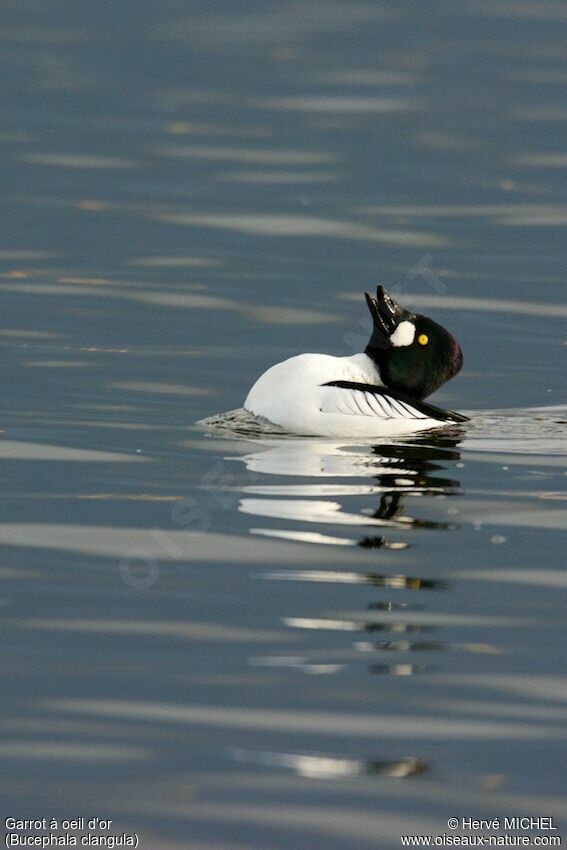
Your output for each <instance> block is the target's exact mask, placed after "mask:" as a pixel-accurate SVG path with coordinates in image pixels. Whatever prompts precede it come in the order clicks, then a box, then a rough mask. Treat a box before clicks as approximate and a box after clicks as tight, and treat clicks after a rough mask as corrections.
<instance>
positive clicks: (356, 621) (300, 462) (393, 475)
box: [231, 434, 474, 778]
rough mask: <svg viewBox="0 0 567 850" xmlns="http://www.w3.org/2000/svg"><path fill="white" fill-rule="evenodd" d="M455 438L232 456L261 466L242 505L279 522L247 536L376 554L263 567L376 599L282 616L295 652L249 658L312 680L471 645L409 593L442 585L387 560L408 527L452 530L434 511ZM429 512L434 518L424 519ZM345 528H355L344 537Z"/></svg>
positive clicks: (358, 765) (443, 493)
mask: <svg viewBox="0 0 567 850" xmlns="http://www.w3.org/2000/svg"><path fill="white" fill-rule="evenodd" d="M458 444H459V435H458V434H455V435H444V436H441V437H439V436H434V437H431V436H430V437H429V438H426V437H421V438H417V439H415V440H408V441H406V442H403V443H400V442H399V441H391V442H388V441H386V442H380V443H379V444H373V443H357V444H348V443H345V441H344V440H343V441H341V442H339V441H332V440H316V439H280V440H270V439H261V440H258V441H257V442H255V443H254V450H253V451H251V452H250V453H248V454H245V455H244V456H242V455H240V456H239V457H234V458H231V460H234V461H236V462H240V463H243V464H244V465H245V466H246V469H247V470H248V471H249V472H252V473H259V475H258V476H257V477H256V480H255V481H254V482H253V483H247V484H246V485H245V486H244V487H242V488H241V492H240V496H241V498H240V502H239V511H241V512H242V513H243V514H247V515H249V516H250V517H256V518H258V519H260V520H262V519H263V520H272V521H274V522H273V524H271V523H269V522H268V523H267V524H266V523H262V524H261V523H260V522H258V525H257V526H256V527H251V528H250V529H249V531H250V533H251V534H255V535H262V536H265V537H272V538H279V539H285V540H290V541H295V542H301V543H312V544H316V545H328V546H351V547H359V548H360V549H361V550H362V549H366V550H368V549H376V550H381V551H380V552H376V554H375V555H374V554H373V553H363V552H362V551H361V552H360V560H361V569H360V570H359V569H357V567H356V565H355V566H353V567H352V568H349V569H344V570H337V569H336V567H335V569H332V568H329V569H325V568H324V567H322V568H318V569H312V568H310V567H309V565H308V564H305V565H293V566H291V567H290V568H288V569H278V570H273V569H272V570H268V571H266V572H264V573H263V574H262V576H261V577H262V578H263V579H264V580H268V581H276V582H296V583H302V582H306V583H309V584H319V585H320V586H321V588H322V589H323V586H324V585H329V584H332V585H335V586H340V585H343V586H345V595H344V597H345V600H346V599H348V598H349V594H348V593H347V588H346V585H350V586H352V585H365V586H367V587H368V590H369V593H370V594H372V597H373V598H372V597H371V598H370V599H368V601H367V604H366V609H364V608H362V609H359V610H354V611H353V610H352V609H351V608H350V606H349V607H348V608H346V609H345V610H339V611H338V612H333V613H327V612H325V613H324V614H322V613H321V611H320V610H319V611H318V612H317V614H316V615H314V616H294V617H284V619H283V623H284V625H285V626H286V627H287V628H289V629H293V630H295V631H298V632H303V634H304V635H305V638H306V640H305V645H304V647H303V648H302V650H301V651H300V653H299V654H296V655H284V654H277V655H268V656H259V655H257V656H253V657H251V658H250V659H249V663H250V665H251V666H253V667H268V668H271V669H272V670H274V669H279V670H284V669H287V670H289V671H294V672H297V673H298V674H303V675H307V676H318V677H321V676H323V677H325V676H333V675H340V674H341V673H345V672H346V671H347V670H349V671H350V673H351V674H352V672H353V671H355V670H356V668H359V669H363V670H366V671H367V672H368V673H370V674H371V675H373V676H395V677H408V676H415V675H424V674H427V673H429V672H431V671H433V670H434V669H435V665H434V661H435V659H436V658H439V653H441V652H444V651H446V650H448V649H456V650H458V651H468V650H469V648H468V647H467V645H465V644H459V645H457V644H454V643H451V644H449V642H448V641H445V640H443V636H442V635H439V633H438V632H439V619H437V618H436V617H435V616H430V615H428V612H427V610H426V605H425V604H416V603H415V602H414V601H413V594H414V593H415V592H417V591H420V596H419V597H418V600H419V602H420V603H421V601H422V600H424V601H426V599H427V595H426V594H428V593H432V592H434V593H435V592H437V593H439V592H444V591H445V592H446V591H447V590H449V585H448V583H447V582H445V581H443V580H441V579H438V578H436V577H435V576H434V575H422V574H421V571H420V569H419V567H417V566H416V564H415V562H414V565H413V567H412V568H411V569H409V570H408V572H407V573H400V572H399V569H398V570H393V569H389V568H388V566H389V565H388V559H389V558H390V557H391V554H390V551H388V550H401V549H407V548H408V547H409V546H410V545H411V543H412V541H410V539H408V538H411V535H412V533H413V532H414V531H419V532H424V531H425V532H429V531H435V532H439V531H444V530H446V529H451V528H454V527H455V526H454V525H453V524H452V523H450V522H447V521H445V517H446V516H447V514H448V513H451V512H452V511H450V510H449V511H448V510H447V509H446V508H445V509H443V510H441V511H440V510H439V508H440V507H441V503H439V505H438V504H437V500H438V499H447V498H448V497H453V496H456V495H458V494H459V492H460V484H459V481H458V480H456V479H455V478H454V477H453V475H452V474H451V472H450V470H454V469H456V468H457V466H456V464H457V463H458V461H459V460H460V454H459V451H458ZM417 499H420V500H421V502H420V503H419V504H420V506H421V505H422V506H423V510H422V511H420V513H421V514H422V515H421V516H420V517H417V516H414V515H413V510H414V507H415V503H416V500H417ZM410 506H411V507H410ZM427 511H430V515H429V516H423V513H424V512H427ZM345 527H348V528H349V529H352V533H350V534H348V535H345V533H344V529H345ZM375 530H376V533H375ZM392 554H393V553H392ZM377 563H379V564H380V566H379V567H378V566H377ZM398 594H399V597H398ZM396 597H398V598H396ZM323 598H324V596H323ZM354 607H355V609H356V607H357V606H356V605H355V606H354ZM424 609H425V610H424ZM313 631H317V632H319V633H327V635H328V639H327V640H323V643H322V644H321V641H319V640H317V641H313V643H312V642H311V641H310V640H308V635H309V634H310V633H312V632H313ZM470 651H474V649H473V648H471V649H470ZM238 758H240V759H242V760H252V761H256V760H258V761H260V762H262V763H268V764H271V765H277V766H280V767H286V768H288V769H291V770H293V771H295V772H296V773H299V774H300V775H303V776H311V777H315V776H317V777H321V776H325V777H327V778H332V777H335V776H337V777H338V776H342V777H344V776H346V775H353V776H354V775H361V774H378V775H386V776H392V777H399V778H404V777H407V776H412V775H416V774H420V773H422V772H423V771H424V770H426V767H427V765H426V763H425V762H424V761H423V760H422V759H420V758H411V759H398V760H393V761H391V762H390V761H388V760H386V759H384V760H381V759H374V758H369V759H368V760H366V761H357V760H354V759H344V758H335V757H330V756H320V755H317V756H315V755H313V754H311V753H293V754H290V753H277V754H276V753H244V752H243V751H240V753H239V755H238Z"/></svg>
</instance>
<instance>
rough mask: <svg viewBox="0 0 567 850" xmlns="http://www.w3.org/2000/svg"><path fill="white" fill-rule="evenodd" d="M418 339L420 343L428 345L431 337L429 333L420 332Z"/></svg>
mask: <svg viewBox="0 0 567 850" xmlns="http://www.w3.org/2000/svg"><path fill="white" fill-rule="evenodd" d="M417 341H418V342H419V344H420V345H427V343H428V342H429V337H428V336H427V334H420V335H419V336H418V338H417Z"/></svg>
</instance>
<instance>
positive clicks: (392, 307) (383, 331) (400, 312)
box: [364, 286, 412, 348]
mask: <svg viewBox="0 0 567 850" xmlns="http://www.w3.org/2000/svg"><path fill="white" fill-rule="evenodd" d="M364 294H365V296H366V303H367V304H368V309H369V310H370V313H371V315H372V318H373V320H374V333H373V335H372V340H371V344H373V345H375V346H377V347H379V348H386V347H387V346H388V345H389V344H390V337H391V335H392V334H393V333H394V331H395V330H396V328H397V327H398V325H399V324H400V322H403V321H404V320H405V319H409V318H411V315H412V314H411V313H410V312H409V310H406V309H405V307H401V306H400V305H399V304H398V303H396V301H394V299H393V298H392V296H391V295H390V294H389V293H388V292H386V290H385V289H384V287H383V286H378V287H377V289H376V298H373V297H372V296H371V295H369V294H368V292H365V293H364Z"/></svg>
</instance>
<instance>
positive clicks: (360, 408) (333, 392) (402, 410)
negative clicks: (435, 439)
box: [321, 386, 431, 420]
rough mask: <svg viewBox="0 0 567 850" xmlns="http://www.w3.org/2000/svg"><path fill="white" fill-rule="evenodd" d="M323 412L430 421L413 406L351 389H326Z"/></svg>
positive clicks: (385, 396) (380, 394)
mask: <svg viewBox="0 0 567 850" xmlns="http://www.w3.org/2000/svg"><path fill="white" fill-rule="evenodd" d="M325 390H326V392H325V396H324V398H323V404H322V406H321V411H322V412H323V413H344V414H348V415H350V416H366V417H376V418H378V419H406V420H407V419H430V418H431V417H429V416H427V414H425V413H422V412H421V411H420V410H417V409H416V408H415V407H412V406H411V404H409V403H406V402H405V401H401V399H396V398H393V397H392V396H390V395H388V394H387V391H386V392H384V393H383V394H382V393H373V392H370V391H368V390H363V389H362V388H361V389H353V388H351V387H334V386H329V387H325Z"/></svg>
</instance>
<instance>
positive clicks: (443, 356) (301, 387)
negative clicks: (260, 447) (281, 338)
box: [244, 286, 467, 437]
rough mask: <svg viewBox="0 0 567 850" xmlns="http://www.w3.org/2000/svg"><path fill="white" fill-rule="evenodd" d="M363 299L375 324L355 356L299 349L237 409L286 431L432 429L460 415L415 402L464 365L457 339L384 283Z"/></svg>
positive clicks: (336, 433)
mask: <svg viewBox="0 0 567 850" xmlns="http://www.w3.org/2000/svg"><path fill="white" fill-rule="evenodd" d="M365 295H366V302H367V304H368V307H369V309H370V313H371V315H372V319H373V322H374V327H373V330H372V336H371V337H370V341H369V343H368V345H367V346H366V348H365V350H364V352H363V353H361V354H355V355H353V356H351V357H333V356H331V355H329V354H299V355H297V356H296V357H290V358H289V359H288V360H284V361H283V362H281V363H277V364H276V365H275V366H272V367H271V368H270V369H268V370H267V371H266V372H264V374H263V375H261V376H260V377H259V378H258V380H257V381H256V383H255V384H254V386H253V387H252V389H251V390H250V392H249V393H248V396H247V398H246V401H245V402H244V408H245V409H246V410H247V411H249V412H250V413H252V414H254V415H256V416H262V417H264V418H265V419H267V420H269V421H270V422H271V423H272V424H274V425H278V426H280V427H281V428H283V429H284V430H285V431H286V432H288V433H291V434H300V435H305V436H318V437H378V436H394V435H401V434H411V433H414V432H416V431H424V430H428V429H431V428H438V427H440V426H444V425H447V424H450V423H454V422H464V421H466V419H467V417H466V416H463V415H462V414H460V413H454V412H453V411H449V410H441V409H440V408H438V407H434V406H433V405H431V404H427V403H425V402H423V401H422V399H424V398H425V397H426V396H428V395H430V394H431V393H432V392H433V391H434V390H436V389H437V388H438V387H440V386H441V385H442V384H444V383H445V381H448V380H449V379H450V378H452V377H453V376H454V375H456V374H457V372H458V371H459V370H460V368H461V366H462V365H463V355H462V352H461V348H460V346H459V344H458V343H457V342H456V340H454V339H453V337H452V336H451V334H450V333H449V332H448V331H447V330H445V328H443V327H441V325H438V324H437V323H436V322H434V321H432V319H428V318H427V317H426V316H420V315H419V314H416V313H411V312H410V311H409V310H406V309H405V308H404V307H401V306H400V305H399V304H397V303H396V302H395V301H394V299H393V298H392V297H391V296H390V295H389V294H388V293H387V292H386V290H385V289H384V287H383V286H379V287H378V288H377V290H376V298H373V297H372V296H370V295H369V294H368V293H365Z"/></svg>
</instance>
